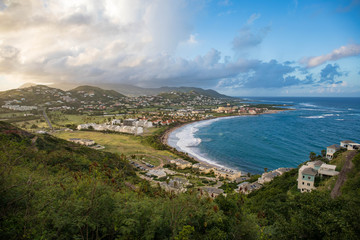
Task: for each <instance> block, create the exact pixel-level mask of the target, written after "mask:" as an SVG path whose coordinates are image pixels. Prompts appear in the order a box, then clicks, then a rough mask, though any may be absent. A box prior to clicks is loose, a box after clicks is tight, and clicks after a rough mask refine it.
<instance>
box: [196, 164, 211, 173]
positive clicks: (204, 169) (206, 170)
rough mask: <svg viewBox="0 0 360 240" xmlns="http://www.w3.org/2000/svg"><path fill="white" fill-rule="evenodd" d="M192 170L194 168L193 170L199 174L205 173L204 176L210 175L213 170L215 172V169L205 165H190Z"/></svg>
mask: <svg viewBox="0 0 360 240" xmlns="http://www.w3.org/2000/svg"><path fill="white" fill-rule="evenodd" d="M192 168H194V169H199V171H200V172H201V173H205V174H208V173H210V172H211V171H213V172H214V170H215V167H213V166H210V165H207V164H203V163H196V164H193V165H192Z"/></svg>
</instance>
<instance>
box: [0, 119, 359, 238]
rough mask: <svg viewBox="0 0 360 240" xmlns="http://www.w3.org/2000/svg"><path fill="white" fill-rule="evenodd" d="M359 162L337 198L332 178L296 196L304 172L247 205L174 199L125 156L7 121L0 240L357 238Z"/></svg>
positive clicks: (232, 199) (2, 129)
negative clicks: (332, 194)
mask: <svg viewBox="0 0 360 240" xmlns="http://www.w3.org/2000/svg"><path fill="white" fill-rule="evenodd" d="M343 154H346V153H341V154H340V155H339V156H338V158H336V159H335V160H334V161H332V163H333V164H339V165H338V167H339V168H341V167H342V165H341V164H342V163H343V162H344V161H343V160H342V159H343V158H344V155H343ZM352 163H353V165H354V166H353V168H352V169H351V170H350V172H349V173H348V174H347V180H346V181H345V183H344V184H343V185H342V187H341V192H342V194H341V195H340V196H339V197H336V198H335V199H332V198H331V197H330V191H331V188H332V186H333V185H334V181H333V180H331V179H323V180H321V181H320V182H319V183H318V184H319V188H318V190H316V191H313V192H311V193H303V194H301V193H300V192H299V191H297V189H296V176H297V169H294V170H292V171H290V172H287V173H284V174H283V175H282V176H280V177H276V178H275V179H274V180H273V181H272V182H270V183H268V184H265V186H264V187H263V188H261V189H260V190H258V191H255V192H253V193H251V194H250V195H248V196H245V195H242V194H238V193H234V192H233V193H232V192H231V190H227V196H226V197H225V196H223V195H220V196H218V197H217V198H215V199H212V198H210V197H207V196H206V195H205V194H204V193H203V192H202V191H200V190H198V189H191V188H190V189H189V191H188V192H187V193H181V194H178V195H176V194H174V193H172V192H165V191H164V190H162V189H161V188H160V187H156V186H154V187H152V186H150V184H149V182H147V181H145V180H141V179H140V178H139V177H137V176H136V175H135V172H134V169H133V168H132V167H131V166H130V165H129V163H128V160H127V159H126V156H124V155H122V156H119V155H117V154H112V153H108V152H104V151H97V150H93V149H90V148H87V147H84V146H81V145H77V144H75V143H71V142H67V141H65V140H61V139H58V138H55V137H53V136H50V135H47V134H44V135H35V134H31V133H28V132H26V131H23V130H21V129H19V128H16V127H14V126H13V125H10V124H8V123H4V122H0V192H1V195H0V226H1V227H0V236H1V237H0V238H1V239H74V238H75V239H358V236H359V235H360V224H359V219H358V216H359V214H360V192H359V191H360V188H359V186H360V153H357V154H356V155H355V156H354V157H353V158H352Z"/></svg>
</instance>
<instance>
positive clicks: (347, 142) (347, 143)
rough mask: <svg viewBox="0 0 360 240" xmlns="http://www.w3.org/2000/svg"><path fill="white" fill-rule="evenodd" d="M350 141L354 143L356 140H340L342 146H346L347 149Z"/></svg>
mask: <svg viewBox="0 0 360 240" xmlns="http://www.w3.org/2000/svg"><path fill="white" fill-rule="evenodd" d="M349 143H354V142H353V141H351V140H344V141H341V142H340V146H341V147H342V148H346V149H347V148H348V145H349Z"/></svg>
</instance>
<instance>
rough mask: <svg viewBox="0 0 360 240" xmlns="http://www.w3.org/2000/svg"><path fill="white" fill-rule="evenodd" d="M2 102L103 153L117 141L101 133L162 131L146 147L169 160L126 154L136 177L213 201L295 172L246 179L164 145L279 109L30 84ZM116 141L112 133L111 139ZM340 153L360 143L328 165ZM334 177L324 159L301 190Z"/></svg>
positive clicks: (25, 121) (306, 174)
mask: <svg viewBox="0 0 360 240" xmlns="http://www.w3.org/2000/svg"><path fill="white" fill-rule="evenodd" d="M1 99H2V109H3V111H5V112H4V114H3V116H10V118H9V119H10V120H12V121H14V122H15V123H17V124H18V125H19V126H22V127H23V128H25V129H29V130H31V131H33V132H36V133H40V134H53V135H55V136H59V137H63V138H65V139H66V140H68V141H71V142H74V143H76V144H80V145H83V146H86V147H90V148H93V149H96V150H104V151H107V150H111V149H113V148H114V147H116V143H115V142H111V144H110V145H109V143H106V142H105V141H103V139H104V138H107V136H108V135H101V134H120V135H119V137H122V138H124V137H125V135H121V134H126V135H129V136H128V137H126V138H129V140H130V139H131V136H134V137H139V136H141V137H142V138H145V139H149V138H151V136H154V134H155V133H156V132H158V131H160V136H157V135H155V136H157V137H156V138H155V139H152V140H150V144H158V145H159V144H160V146H163V147H162V148H164V149H167V151H169V154H168V155H169V156H167V155H166V154H164V153H163V152H161V151H159V152H157V153H156V154H149V153H147V152H143V153H142V152H141V151H135V152H134V150H131V151H129V155H128V157H127V158H128V159H129V161H130V163H131V164H132V165H133V167H134V168H135V169H137V175H138V176H139V177H140V178H142V179H145V180H147V181H149V182H150V183H151V184H152V185H154V186H160V187H161V188H163V189H164V190H166V191H173V192H176V193H180V192H186V191H187V190H188V189H192V188H196V189H199V190H201V191H203V192H206V193H208V195H209V196H211V197H216V196H218V195H219V194H225V195H226V194H227V192H229V191H230V190H229V187H228V186H229V184H230V185H231V191H236V192H239V193H243V194H249V193H251V192H253V191H255V190H257V189H260V188H262V187H263V186H264V185H266V184H268V183H269V182H271V181H273V179H275V178H276V177H279V176H281V175H283V174H284V173H286V172H289V171H291V170H292V169H293V168H290V167H286V166H285V167H280V168H278V169H274V170H270V171H267V169H266V170H265V172H264V173H262V174H261V175H251V174H250V173H247V172H243V171H241V170H239V169H231V168H228V167H223V166H219V165H214V164H209V163H208V162H204V161H200V160H199V159H196V158H194V157H192V156H188V155H185V154H184V153H182V152H179V151H177V150H176V149H174V148H172V147H170V146H168V142H167V138H168V136H169V134H170V132H171V131H172V130H174V129H175V128H177V127H180V126H183V125H185V124H188V123H192V122H194V121H199V120H207V119H213V118H216V117H227V116H241V115H258V114H269V113H276V112H279V111H282V110H284V109H283V108H278V107H274V106H271V105H259V104H258V105H256V104H249V103H247V102H243V101H241V100H239V99H230V98H217V97H211V96H205V95H203V94H199V93H196V92H193V91H190V92H188V93H186V92H185V93H184V92H174V91H170V92H167V93H161V94H158V95H154V96H137V97H126V96H124V95H121V94H119V93H117V92H115V91H110V90H103V89H99V88H95V87H89V86H86V87H80V88H77V89H74V90H70V91H63V90H60V89H55V88H50V87H48V86H41V85H40V86H33V87H29V88H24V89H17V90H13V91H11V92H9V93H5V94H4V93H3V94H2V96H1ZM288 109H289V108H287V109H286V110H288ZM45 111H46V112H47V114H46V112H45ZM39 113H40V114H39ZM48 116H49V117H48ZM44 117H45V119H43V118H44ZM17 119H18V122H17ZM70 119H74V120H75V121H74V120H72V121H71V120H70ZM45 120H46V121H45ZM50 122H51V123H50ZM91 136H94V137H96V140H94V139H91ZM89 137H90V138H89ZM117 137H118V136H117V135H113V138H114V139H115V138H117ZM344 148H346V149H348V150H353V149H358V148H359V144H357V143H353V142H351V141H343V142H341V144H340V145H336V144H335V145H332V146H329V147H328V148H327V152H326V158H327V159H328V160H331V159H332V157H333V155H334V154H335V153H336V152H338V151H339V150H341V149H344ZM148 151H150V150H148ZM338 173H339V172H337V171H336V170H335V166H334V165H330V164H327V163H325V162H324V161H321V160H316V161H311V162H307V163H306V164H304V165H302V166H301V167H300V168H299V173H298V189H299V191H301V192H308V191H311V190H313V189H315V185H314V182H315V177H317V176H321V177H324V176H336V175H337V174H338Z"/></svg>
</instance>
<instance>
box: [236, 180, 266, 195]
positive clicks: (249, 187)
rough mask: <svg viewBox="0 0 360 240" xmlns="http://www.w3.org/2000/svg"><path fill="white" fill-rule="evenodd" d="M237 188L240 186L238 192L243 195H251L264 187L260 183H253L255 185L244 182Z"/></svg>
mask: <svg viewBox="0 0 360 240" xmlns="http://www.w3.org/2000/svg"><path fill="white" fill-rule="evenodd" d="M237 186H238V189H237V191H238V192H239V193H243V194H249V193H251V192H252V191H255V190H257V189H260V188H261V187H262V185H261V184H260V183H258V182H253V183H249V182H243V183H240V184H238V185H237Z"/></svg>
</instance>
